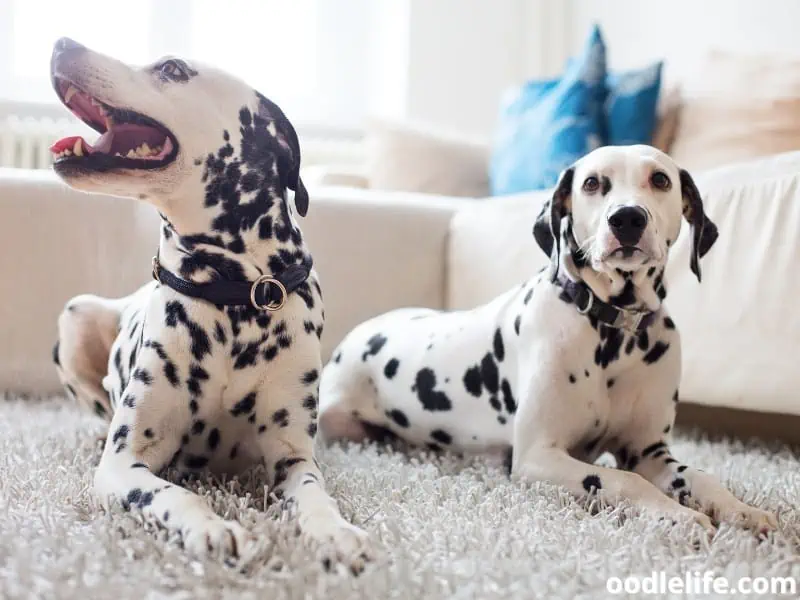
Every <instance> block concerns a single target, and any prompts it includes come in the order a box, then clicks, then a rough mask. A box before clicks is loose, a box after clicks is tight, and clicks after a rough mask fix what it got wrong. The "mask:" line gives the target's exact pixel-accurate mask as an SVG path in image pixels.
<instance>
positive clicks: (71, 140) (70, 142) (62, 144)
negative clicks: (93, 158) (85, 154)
mask: <svg viewBox="0 0 800 600" xmlns="http://www.w3.org/2000/svg"><path fill="white" fill-rule="evenodd" d="M78 140H81V146H82V147H83V148H84V149H85V148H87V147H88V146H89V144H87V143H86V140H84V139H83V138H82V137H81V136H79V135H73V136H71V137H65V138H63V139H60V140H58V141H57V142H56V143H55V144H53V145H52V146H50V152H52V153H53V154H59V153H61V152H63V151H64V150H72V149H73V148H75V142H77V141H78Z"/></svg>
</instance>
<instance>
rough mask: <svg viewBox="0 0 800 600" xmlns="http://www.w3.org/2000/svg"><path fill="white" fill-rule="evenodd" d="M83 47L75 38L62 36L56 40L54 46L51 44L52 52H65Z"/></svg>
mask: <svg viewBox="0 0 800 600" xmlns="http://www.w3.org/2000/svg"><path fill="white" fill-rule="evenodd" d="M85 48H86V47H85V46H82V45H81V44H79V43H78V42H76V41H75V40H72V39H70V38H68V37H62V38H61V39H59V40H58V41H57V42H56V44H55V46H53V52H67V51H69V50H83V49H85Z"/></svg>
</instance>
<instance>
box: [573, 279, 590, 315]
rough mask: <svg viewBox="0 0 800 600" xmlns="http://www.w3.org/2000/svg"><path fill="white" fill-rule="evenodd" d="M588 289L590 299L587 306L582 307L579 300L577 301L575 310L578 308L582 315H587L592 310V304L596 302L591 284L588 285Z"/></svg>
mask: <svg viewBox="0 0 800 600" xmlns="http://www.w3.org/2000/svg"><path fill="white" fill-rule="evenodd" d="M586 291H587V292H588V293H589V300H588V301H587V302H586V307H585V308H581V307H580V306H578V303H577V302H576V303H575V310H577V311H578V313H580V314H582V315H585V314H587V313H588V312H589V311H590V310H592V305H593V304H594V292H592V290H591V289H589V286H586Z"/></svg>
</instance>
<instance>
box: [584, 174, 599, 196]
mask: <svg viewBox="0 0 800 600" xmlns="http://www.w3.org/2000/svg"><path fill="white" fill-rule="evenodd" d="M599 189H600V180H599V179H598V178H597V177H595V176H594V175H590V176H589V177H587V178H586V181H584V182H583V191H584V192H588V193H590V194H591V193H593V192H596V191H597V190H599Z"/></svg>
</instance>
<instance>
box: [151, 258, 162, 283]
mask: <svg viewBox="0 0 800 600" xmlns="http://www.w3.org/2000/svg"><path fill="white" fill-rule="evenodd" d="M160 268H161V264H160V263H159V262H158V256H154V257H153V279H155V280H156V281H157V282H158V283H161V277H159V275H158V271H159V269H160Z"/></svg>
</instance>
